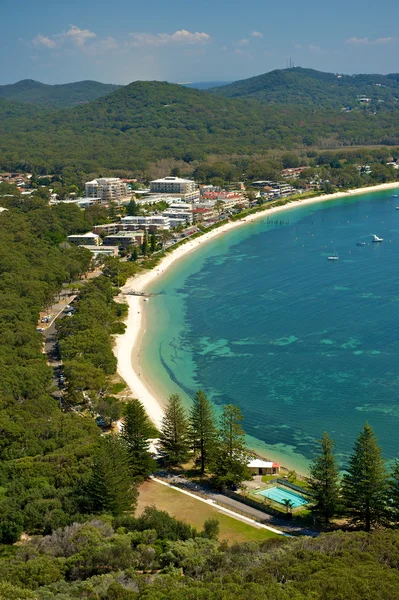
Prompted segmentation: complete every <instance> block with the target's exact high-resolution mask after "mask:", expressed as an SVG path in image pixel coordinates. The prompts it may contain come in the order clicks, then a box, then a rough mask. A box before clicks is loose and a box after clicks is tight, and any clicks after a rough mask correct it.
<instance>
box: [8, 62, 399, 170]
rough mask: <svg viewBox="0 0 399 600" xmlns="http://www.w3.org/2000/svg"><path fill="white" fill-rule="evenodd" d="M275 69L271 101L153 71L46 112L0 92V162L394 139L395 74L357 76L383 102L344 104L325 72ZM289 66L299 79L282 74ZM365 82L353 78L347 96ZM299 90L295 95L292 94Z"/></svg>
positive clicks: (173, 156)
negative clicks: (194, 85)
mask: <svg viewBox="0 0 399 600" xmlns="http://www.w3.org/2000/svg"><path fill="white" fill-rule="evenodd" d="M275 73H276V75H275V77H276V78H282V79H283V83H282V84H281V85H280V86H276V90H277V91H276V101H275V102H269V103H267V102H264V101H263V100H259V99H258V98H257V97H252V94H244V96H247V95H249V96H251V97H249V98H234V99H230V98H225V97H222V96H221V95H220V93H221V92H220V91H219V92H218V94H216V93H209V92H207V91H201V90H195V89H189V88H187V87H184V86H179V85H174V84H169V83H164V82H156V81H152V82H140V81H139V82H135V83H132V84H130V85H128V86H126V87H123V88H121V89H118V90H116V91H115V92H113V93H111V94H108V95H107V96H105V97H102V98H99V99H97V100H94V101H93V102H90V103H89V104H85V105H83V106H78V107H75V108H68V109H62V110H57V111H54V110H52V111H46V112H45V113H43V112H42V111H43V108H38V107H34V106H33V105H27V104H24V105H22V104H20V105H18V104H16V103H15V102H11V101H10V100H9V99H7V100H6V99H4V100H0V169H3V170H25V171H31V170H36V171H37V172H38V173H41V174H46V173H64V172H65V171H66V170H68V169H73V170H75V171H81V172H83V173H99V172H102V171H104V170H108V171H116V170H118V169H120V170H128V171H135V172H140V173H143V172H145V170H146V169H147V168H148V167H149V166H151V165H153V164H154V163H156V162H157V161H160V160H162V159H168V160H171V161H184V162H185V163H186V164H188V165H190V164H192V163H193V162H194V163H196V162H202V161H204V160H205V159H206V158H207V157H208V156H210V155H223V156H227V157H228V156H234V155H235V156H237V155H252V156H261V155H262V154H263V155H264V154H266V153H267V152H268V151H270V150H273V149H279V150H287V149H298V148H299V149H301V148H302V149H303V148H312V147H342V146H352V145H357V146H359V145H378V144H383V145H393V144H397V143H399V109H398V106H397V104H396V100H395V97H394V93H396V92H395V89H396V88H395V86H396V87H398V88H399V83H398V82H397V80H396V79H395V76H393V75H392V76H390V77H388V78H386V79H387V81H390V82H392V86H391V87H390V88H388V87H387V86H385V84H384V85H383V84H381V87H378V86H376V85H374V83H373V84H371V83H370V84H367V85H366V84H364V85H365V86H366V88H365V89H366V92H367V93H368V91H367V90H368V87H372V89H373V91H375V94H377V95H378V94H388V92H389V94H390V96H389V99H388V97H387V98H386V102H384V103H380V102H378V101H377V100H376V103H375V104H373V105H365V106H363V105H356V106H355V107H354V110H351V111H350V112H345V111H342V110H341V108H342V103H343V102H345V103H346V102H347V101H348V98H347V96H345V97H342V98H341V96H340V92H339V93H338V96H337V98H336V102H335V101H334V102H335V106H333V105H330V104H328V103H325V102H323V101H322V99H321V96H322V95H324V96H325V97H326V98H330V99H331V97H332V96H334V95H333V94H332V92H331V83H330V81H329V77H330V75H329V74H320V77H311V78H310V79H311V81H312V82H313V84H312V85H311V84H310V83H309V82H308V79H309V75H308V74H307V71H305V72H304V73H302V71H298V72H297V70H294V72H293V73H292V74H291V72H290V70H288V71H279V72H275ZM315 73H317V72H315ZM269 75H271V74H269ZM291 75H292V76H295V77H296V78H297V79H299V80H300V82H299V83H298V82H294V83H289V82H286V81H285V79H286V78H287V77H288V76H291ZM321 75H323V76H325V78H326V79H327V81H324V79H323V78H322V77H321ZM262 77H267V76H261V78H262ZM273 77H274V75H273ZM334 77H336V76H334ZM347 77H349V76H345V78H343V80H345V81H346V78H347ZM357 77H361V76H357ZM364 77H365V78H366V77H370V78H374V79H375V80H377V79H378V77H380V78H381V77H382V76H378V77H377V76H375V77H374V76H364ZM349 79H350V80H351V78H349ZM374 79H373V81H374ZM337 81H341V80H337ZM356 81H357V80H356ZM232 85H233V84H232ZM234 85H235V84H234ZM237 85H238V84H237ZM342 85H343V86H344V87H343V89H346V87H345V86H346V84H342ZM347 85H348V86H349V83H348V84H347ZM364 85H363V84H362V85H360V84H359V85H358V86H352V88H354V89H353V93H354V94H355V100H356V93H359V94H360V93H361V90H363V88H364ZM340 86H341V84H338V88H339V89H340ZM362 86H363V87H362ZM384 86H385V87H384ZM229 87H230V86H225V88H218V90H223V89H227V88H229ZM349 87H350V86H349ZM352 88H351V89H352ZM278 90H280V91H278ZM301 90H302V91H301ZM304 90H307V91H306V93H307V94H308V96H307V97H305V96H306V95H305V96H303V94H302V92H303V91H304ZM338 91H339V90H338ZM280 92H281V93H280ZM287 93H288V96H286V94H287ZM345 93H346V92H345ZM351 93H352V92H351ZM301 94H302V96H303V102H298V98H300V97H301ZM370 95H371V93H370ZM255 96H256V94H255ZM294 98H296V100H295V99H294ZM338 99H339V101H338ZM388 100H389V101H388ZM356 102H357V100H356Z"/></svg>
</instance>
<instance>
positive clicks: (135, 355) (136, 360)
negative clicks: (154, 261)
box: [114, 182, 399, 427]
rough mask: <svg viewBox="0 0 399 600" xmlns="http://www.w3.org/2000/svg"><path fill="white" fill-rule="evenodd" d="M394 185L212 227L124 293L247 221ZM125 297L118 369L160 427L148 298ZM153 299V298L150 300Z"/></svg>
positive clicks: (307, 201) (332, 196) (118, 340)
mask: <svg viewBox="0 0 399 600" xmlns="http://www.w3.org/2000/svg"><path fill="white" fill-rule="evenodd" d="M391 188H399V182H397V183H385V184H381V185H377V186H373V187H367V188H359V189H356V190H350V191H349V192H338V193H336V194H329V195H321V196H317V197H314V198H308V199H305V200H297V201H295V202H290V203H287V204H285V205H284V206H278V207H275V208H267V205H266V206H265V210H263V211H260V212H258V213H255V214H252V215H249V216H247V217H244V218H243V219H241V220H239V221H232V222H229V223H226V224H225V225H223V226H221V227H219V228H217V229H213V230H212V231H210V232H209V233H206V234H204V235H202V236H201V237H199V238H197V239H195V240H191V241H189V242H187V243H186V244H183V245H182V246H179V247H178V248H176V250H174V251H172V252H170V253H169V254H168V255H167V256H165V258H163V259H162V261H161V262H160V263H159V265H157V267H155V269H152V270H151V271H147V272H145V273H142V274H140V275H138V276H136V277H134V278H132V279H129V280H128V281H127V283H126V285H125V286H124V288H122V294H126V292H128V291H129V290H134V291H136V292H145V290H146V289H148V285H149V284H150V283H151V282H152V281H153V280H154V279H156V278H157V276H158V275H159V274H160V273H164V272H165V271H166V269H168V268H169V267H170V266H171V265H172V264H174V263H176V262H177V261H178V260H179V259H180V258H182V257H183V256H185V255H186V254H188V253H189V252H193V251H194V250H196V249H197V248H198V247H199V246H201V245H202V244H205V243H206V242H208V241H209V240H212V239H214V238H216V237H217V236H220V235H222V234H223V233H226V231H230V230H231V229H235V228H237V227H242V226H243V225H245V224H246V223H249V222H251V221H254V220H256V219H261V218H264V217H269V215H273V214H275V213H277V212H283V211H286V210H290V209H291V208H293V207H296V206H298V205H305V204H314V203H316V202H322V201H326V200H334V199H336V198H344V197H348V196H352V195H354V194H365V193H367V192H375V191H378V190H387V189H391ZM124 298H125V300H126V301H127V303H128V305H129V313H128V318H127V321H126V326H127V327H126V331H125V333H123V334H122V335H118V336H116V338H115V347H114V353H115V356H116V357H117V359H118V373H119V375H120V376H121V377H122V378H123V379H124V380H125V381H126V383H127V385H128V386H129V387H130V389H131V391H132V393H133V395H134V397H135V398H138V399H139V400H140V401H141V402H142V403H143V405H144V407H145V409H146V411H147V413H148V416H149V417H150V418H151V420H152V421H153V422H154V423H155V425H157V426H158V427H159V426H160V424H161V421H162V417H163V405H164V402H165V399H163V400H162V399H161V398H160V397H159V394H157V392H156V391H155V390H154V389H153V388H152V385H151V382H149V381H148V380H147V379H146V377H145V375H146V374H145V373H143V370H142V368H141V366H140V346H141V341H142V338H143V334H144V332H145V308H146V304H147V303H146V302H145V300H144V298H142V297H139V296H130V295H125V296H124ZM149 301H150V302H151V300H149Z"/></svg>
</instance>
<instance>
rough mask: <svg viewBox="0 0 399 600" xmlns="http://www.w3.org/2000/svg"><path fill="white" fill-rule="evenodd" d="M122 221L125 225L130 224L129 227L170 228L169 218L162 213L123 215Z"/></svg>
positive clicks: (153, 229)
mask: <svg viewBox="0 0 399 600" xmlns="http://www.w3.org/2000/svg"><path fill="white" fill-rule="evenodd" d="M121 222H122V224H123V225H127V226H129V229H130V228H131V229H150V230H151V231H156V230H157V229H170V221H169V218H168V217H164V216H162V215H149V216H148V217H144V216H143V215H136V216H134V217H122V219H121Z"/></svg>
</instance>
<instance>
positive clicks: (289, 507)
mask: <svg viewBox="0 0 399 600" xmlns="http://www.w3.org/2000/svg"><path fill="white" fill-rule="evenodd" d="M283 504H284V506H285V510H286V513H287V515H288V514H289V513H291V514H292V509H293V508H294V503H293V502H292V500H290V499H289V498H284V499H283Z"/></svg>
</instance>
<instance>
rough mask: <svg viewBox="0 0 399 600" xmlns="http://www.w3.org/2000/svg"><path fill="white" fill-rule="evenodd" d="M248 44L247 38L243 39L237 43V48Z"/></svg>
mask: <svg viewBox="0 0 399 600" xmlns="http://www.w3.org/2000/svg"><path fill="white" fill-rule="evenodd" d="M248 44H249V40H248V39H247V38H243V39H242V40H239V41H238V42H237V46H247V45H248Z"/></svg>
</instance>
